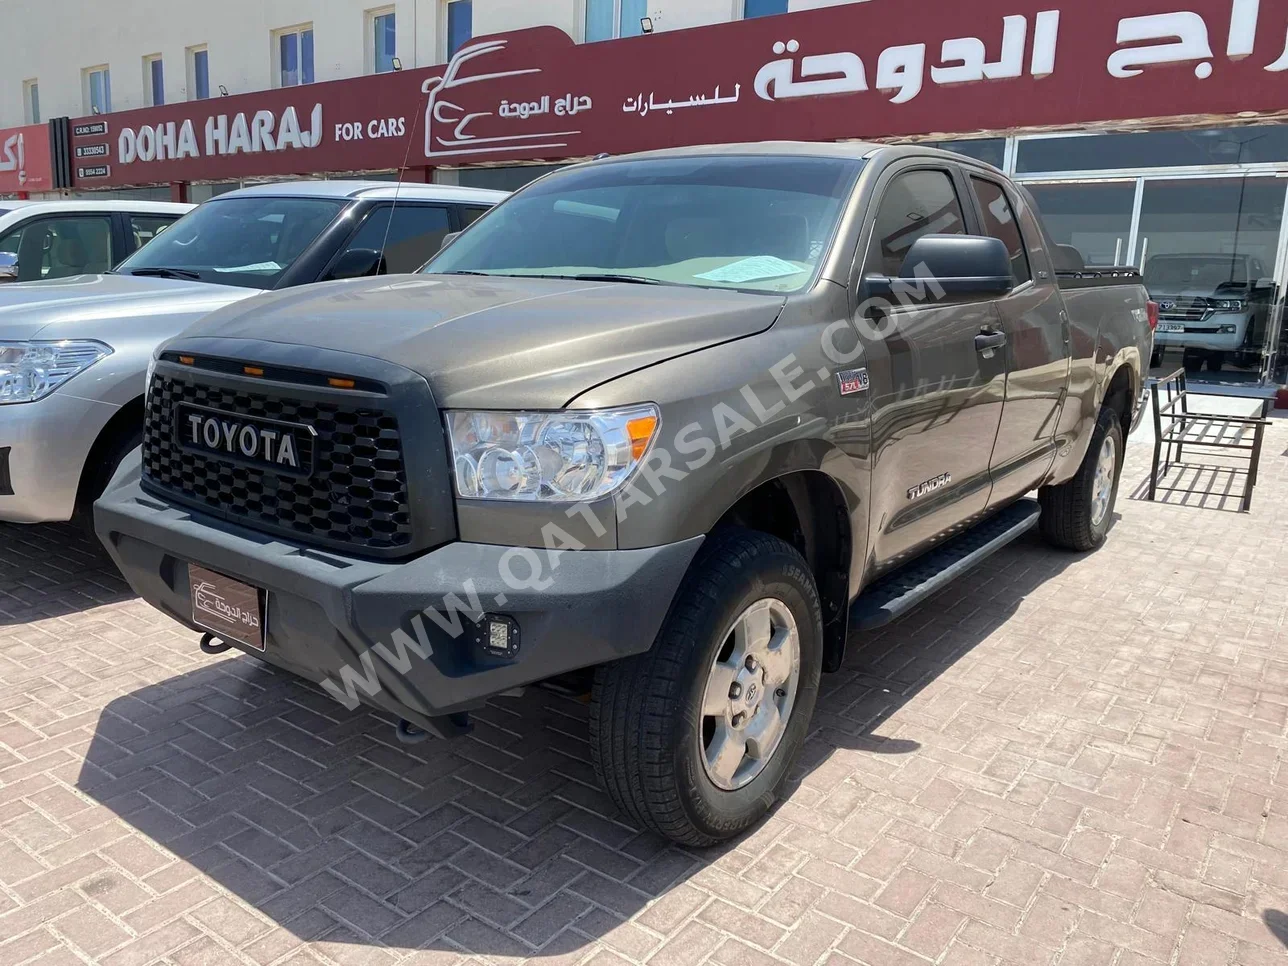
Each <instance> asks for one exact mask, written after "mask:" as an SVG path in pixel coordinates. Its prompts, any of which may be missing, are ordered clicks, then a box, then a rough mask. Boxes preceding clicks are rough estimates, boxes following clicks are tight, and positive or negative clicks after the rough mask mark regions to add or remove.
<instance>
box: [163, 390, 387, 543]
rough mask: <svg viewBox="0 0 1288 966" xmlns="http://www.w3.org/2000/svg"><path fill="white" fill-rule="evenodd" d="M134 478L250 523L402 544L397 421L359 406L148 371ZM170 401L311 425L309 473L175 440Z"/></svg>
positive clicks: (328, 538)
mask: <svg viewBox="0 0 1288 966" xmlns="http://www.w3.org/2000/svg"><path fill="white" fill-rule="evenodd" d="M148 393H149V397H148V408H147V417H146V419H145V422H144V432H143V476H144V480H145V482H147V483H149V484H151V486H152V487H154V488H158V489H160V490H163V491H166V492H169V493H173V494H175V495H177V496H181V497H183V498H184V499H185V501H187V502H190V503H194V504H199V505H202V506H205V507H207V508H209V509H210V510H212V511H217V512H218V513H219V514H220V515H223V516H225V517H226V518H228V519H230V520H234V521H237V522H241V523H244V524H246V525H247V526H250V527H253V528H255V529H261V530H270V531H275V532H279V533H288V534H291V535H294V536H297V537H298V538H300V539H301V540H304V541H306V542H310V541H311V542H317V543H324V544H336V545H343V546H345V547H351V548H356V549H368V550H374V551H387V550H395V549H397V548H400V547H408V546H410V544H411V542H412V513H411V506H410V499H409V497H408V493H407V482H406V481H407V473H406V470H405V468H404V464H403V449H402V438H401V437H400V436H399V433H398V421H397V419H396V418H395V417H394V416H392V415H391V414H389V413H386V412H381V411H380V410H378V409H371V408H366V407H364V406H360V405H352V406H340V405H335V404H331V403H324V402H309V401H302V400H298V399H289V398H282V397H279V396H275V395H271V394H269V393H262V392H249V391H243V390H233V389H226V388H221V387H217V386H209V385H203V384H201V383H196V382H189V381H187V380H186V379H177V378H170V377H168V376H165V375H162V374H161V373H157V374H156V375H154V376H153V378H152V385H151V386H149V387H148ZM180 403H188V404H191V405H193V406H202V407H205V408H208V409H215V410H219V411H220V412H223V413H227V414H229V415H234V416H250V417H256V418H259V419H272V420H278V421H281V422H284V423H297V424H302V425H305V426H311V427H312V428H313V429H314V430H315V431H316V433H317V437H316V439H315V440H314V445H313V472H312V475H310V476H308V477H304V478H301V477H298V476H284V475H280V474H277V473H274V472H272V471H271V470H269V469H261V468H258V467H255V466H248V465H244V464H240V463H233V462H228V461H225V460H222V459H220V458H219V457H218V456H215V455H206V454H202V453H197V452H191V451H189V450H186V449H183V448H182V447H181V446H180V445H179V439H178V436H177V434H176V432H175V429H176V427H175V426H174V413H175V407H176V406H177V405H178V404H180Z"/></svg>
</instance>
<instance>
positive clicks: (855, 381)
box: [836, 369, 868, 396]
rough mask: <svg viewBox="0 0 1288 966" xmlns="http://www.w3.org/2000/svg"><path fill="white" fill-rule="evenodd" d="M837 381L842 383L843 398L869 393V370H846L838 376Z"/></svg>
mask: <svg viewBox="0 0 1288 966" xmlns="http://www.w3.org/2000/svg"><path fill="white" fill-rule="evenodd" d="M836 381H837V382H838V383H840V386H841V395H842V396H853V395H855V394H856V393H860V392H867V391H868V370H867V369H846V370H845V371H843V372H838V373H837V374H836Z"/></svg>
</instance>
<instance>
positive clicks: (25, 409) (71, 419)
mask: <svg viewBox="0 0 1288 966" xmlns="http://www.w3.org/2000/svg"><path fill="white" fill-rule="evenodd" d="M116 409H117V407H115V406H112V405H109V404H108V403H103V402H97V401H95V400H91V399H80V398H78V397H76V396H71V395H65V394H64V393H61V392H55V393H53V394H52V395H49V396H46V397H45V398H44V399H42V400H40V401H39V402H34V403H15V404H9V405H4V406H0V450H3V449H7V450H8V451H9V452H8V458H7V463H8V470H9V473H8V476H9V485H8V486H7V487H2V488H0V520H3V521H6V522H9V523H58V522H62V521H64V520H70V519H71V516H72V511H73V510H75V508H76V491H77V490H78V489H79V487H80V477H81V471H82V470H83V469H84V467H85V457H86V456H87V455H88V454H89V451H90V447H92V446H93V445H94V441H95V440H96V439H97V438H98V434H99V433H100V432H102V429H103V427H104V426H106V425H107V422H108V420H109V419H111V418H112V414H113V413H115V412H116Z"/></svg>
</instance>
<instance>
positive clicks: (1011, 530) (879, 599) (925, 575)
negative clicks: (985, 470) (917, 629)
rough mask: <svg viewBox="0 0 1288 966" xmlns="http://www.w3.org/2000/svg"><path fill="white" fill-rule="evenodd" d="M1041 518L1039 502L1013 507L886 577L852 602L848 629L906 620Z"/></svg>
mask: <svg viewBox="0 0 1288 966" xmlns="http://www.w3.org/2000/svg"><path fill="white" fill-rule="evenodd" d="M1041 513H1042V511H1041V509H1040V508H1039V507H1038V502H1037V500H1020V501H1018V502H1017V503H1012V504H1011V505H1010V506H1008V507H1006V508H1005V509H1004V510H1000V511H999V512H997V513H995V514H993V516H991V517H989V518H988V519H987V520H984V521H982V522H980V523H977V524H975V526H973V527H971V528H970V529H969V530H967V531H966V532H965V533H963V534H962V535H961V536H959V537H954V538H953V539H952V540H950V541H948V542H947V543H945V544H942V545H940V546H938V547H936V548H935V549H934V550H931V551H930V552H928V553H926V554H924V555H922V556H920V557H918V558H917V559H916V560H913V561H912V562H911V563H909V564H905V565H904V566H902V567H900V568H899V569H898V570H895V571H893V572H891V573H888V574H886V575H885V576H884V577H882V578H881V579H880V580H878V581H877V582H876V583H874V584H873V585H872V586H871V587H869V588H868V589H867V590H865V591H864V592H863V593H862V594H860V595H859V599H858V600H856V601H855V602H854V606H853V607H852V608H851V609H850V626H851V627H852V628H854V629H856V630H872V629H873V628H877V627H884V626H885V625H886V624H889V623H890V622H891V621H893V620H896V619H898V618H900V617H902V616H903V615H904V614H906V613H908V611H910V610H912V608H914V607H916V606H917V605H918V604H920V603H921V602H922V601H923V600H925V599H926V598H927V597H929V596H930V595H931V594H933V593H935V592H937V591H940V590H942V589H943V588H944V587H946V586H947V585H948V584H949V583H951V582H952V581H954V580H956V579H957V578H958V577H960V576H961V575H962V574H964V573H966V572H967V571H969V570H972V569H974V568H975V567H976V566H978V565H979V564H981V563H983V562H984V561H985V560H987V559H988V558H989V557H991V556H992V555H993V554H995V553H997V551H999V550H1001V549H1002V548H1003V547H1005V546H1006V545H1007V544H1008V543H1011V542H1012V541H1014V540H1015V539H1017V538H1018V537H1021V536H1023V535H1024V534H1026V533H1028V532H1029V531H1030V530H1032V529H1033V528H1034V527H1035V526H1037V522H1038V517H1039V516H1040V515H1041Z"/></svg>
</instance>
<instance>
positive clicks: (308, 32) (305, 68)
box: [277, 27, 313, 87]
mask: <svg viewBox="0 0 1288 966" xmlns="http://www.w3.org/2000/svg"><path fill="white" fill-rule="evenodd" d="M277 43H278V49H277V55H278V66H279V75H278V86H279V87H297V86H299V85H300V84H312V83H313V28H312V27H298V28H295V29H292V30H284V31H282V32H281V33H279V34H278V35H277Z"/></svg>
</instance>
